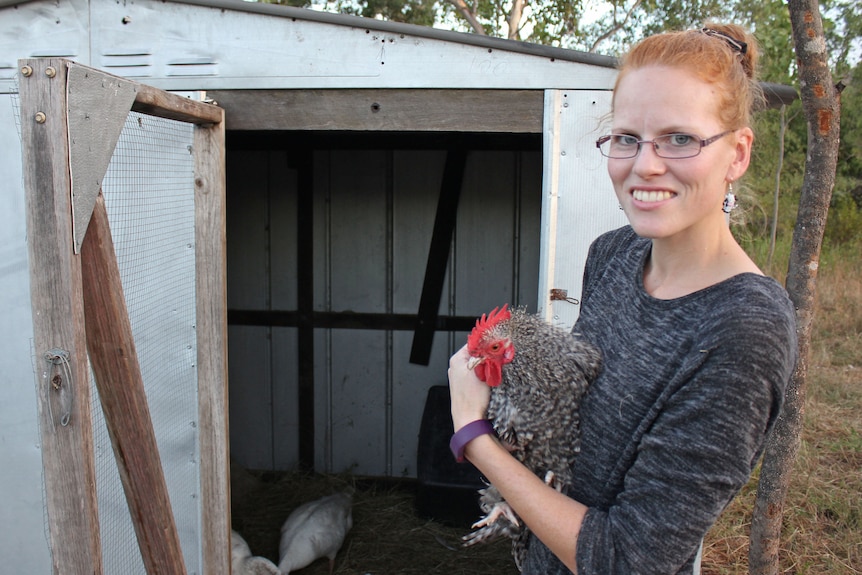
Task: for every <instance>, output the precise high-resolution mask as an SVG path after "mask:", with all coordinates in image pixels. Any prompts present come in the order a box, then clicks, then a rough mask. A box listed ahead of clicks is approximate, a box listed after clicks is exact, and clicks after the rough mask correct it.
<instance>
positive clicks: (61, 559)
mask: <svg viewBox="0 0 862 575" xmlns="http://www.w3.org/2000/svg"><path fill="white" fill-rule="evenodd" d="M19 67H20V71H21V75H20V76H21V80H20V102H21V139H22V150H23V157H22V158H23V164H24V166H23V167H24V189H25V192H26V201H27V246H28V253H29V258H30V294H31V299H32V306H33V346H34V352H35V356H36V357H35V358H34V366H35V372H36V397H37V401H38V411H39V428H40V430H41V434H42V446H41V447H42V463H43V467H44V471H45V502H46V507H47V513H48V528H49V529H48V537H49V545H50V548H51V555H52V562H53V569H54V573H88V574H89V573H93V574H96V575H101V573H102V554H101V545H100V542H99V518H98V513H97V500H96V479H95V465H94V462H93V422H92V417H91V414H90V384H89V371H88V368H87V350H86V343H85V335H84V306H83V301H82V299H81V291H82V287H81V266H80V260H79V258H77V257H75V256H74V253H73V242H72V220H71V213H72V209H71V192H70V190H71V182H70V179H69V164H68V158H69V147H68V142H69V138H68V133H67V121H66V71H67V69H66V65H65V61H63V60H60V59H44V60H22V61H21V62H20V66H19ZM4 528H5V529H14V528H15V526H14V525H7V526H5V527H4ZM7 559H8V558H7Z"/></svg>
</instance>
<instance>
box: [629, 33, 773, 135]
mask: <svg viewBox="0 0 862 575" xmlns="http://www.w3.org/2000/svg"><path fill="white" fill-rule="evenodd" d="M707 26H708V30H710V33H706V32H704V31H702V30H685V31H677V32H665V33H662V34H656V35H654V36H649V37H647V38H645V39H643V40H641V41H640V42H638V43H637V44H635V46H634V47H633V48H632V49H631V50H630V51H629V53H628V54H626V55H625V56H623V58H622V61H621V65H620V73H619V75H618V76H617V80H616V86H614V92H616V87H617V86H619V83H620V80H622V78H623V77H625V75H626V74H627V73H629V72H631V71H632V70H637V69H639V68H644V67H647V66H669V67H672V68H678V69H683V70H687V71H689V72H691V73H692V74H694V75H695V76H697V77H698V78H700V79H701V80H702V81H704V82H707V83H709V84H712V85H713V86H715V88H716V91H717V92H718V94H719V104H718V110H717V111H716V113H717V115H718V118H719V120H720V121H721V123H722V124H723V125H724V127H725V128H727V129H731V130H735V129H738V128H742V127H745V126H750V124H751V111H752V108H754V106H755V105H760V104H761V103H762V101H763V93H762V91H761V89H760V84H759V83H758V81H757V77H756V76H757V74H756V69H757V60H758V56H759V53H758V47H757V40H755V38H754V36H753V35H751V34H748V33H747V32H746V30H745V29H744V28H743V27H742V26H737V25H735V24H715V23H710V24H707ZM734 43H736V44H737V45H738V44H741V43H744V44H745V45H746V48H745V50H744V51H740V50H739V49H738V47H737V48H735V47H734V46H733V44H734Z"/></svg>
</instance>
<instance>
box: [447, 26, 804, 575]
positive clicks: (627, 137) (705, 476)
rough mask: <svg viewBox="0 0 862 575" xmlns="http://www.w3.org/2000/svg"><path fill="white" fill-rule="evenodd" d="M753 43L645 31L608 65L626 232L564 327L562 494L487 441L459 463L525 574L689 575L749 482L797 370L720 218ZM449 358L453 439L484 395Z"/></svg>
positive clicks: (790, 345) (595, 261) (780, 324)
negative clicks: (517, 533)
mask: <svg viewBox="0 0 862 575" xmlns="http://www.w3.org/2000/svg"><path fill="white" fill-rule="evenodd" d="M756 59H757V49H756V44H755V42H754V39H753V38H752V37H751V36H749V35H747V34H746V33H745V31H744V30H743V29H742V28H741V27H738V26H732V25H721V26H720V25H713V26H712V27H711V28H707V29H703V30H690V31H685V32H674V33H666V34H660V35H657V36H653V37H650V38H647V39H645V40H644V41H642V42H640V43H639V44H638V45H636V46H635V47H634V48H633V49H632V51H631V52H630V53H629V54H628V55H627V56H626V57H625V58H624V59H623V60H622V65H621V68H620V73H619V77H618V79H617V83H616V87H615V89H614V96H613V102H612V107H613V110H612V128H611V133H610V134H609V135H608V136H605V137H602V138H599V140H598V142H597V146H598V147H599V149H600V151H601V152H602V153H603V154H604V155H605V156H607V157H608V174H609V175H610V178H611V180H612V182H613V185H614V189H615V192H616V196H617V200H618V201H619V204H620V206H621V207H622V209H623V210H625V213H626V216H627V217H628V220H629V223H630V225H629V226H626V227H624V228H621V229H618V230H615V231H612V232H609V233H607V234H604V235H603V236H601V237H600V238H598V239H597V240H596V241H595V242H594V243H593V245H592V246H591V248H590V253H589V257H588V260H587V264H586V269H585V272H584V289H583V295H582V299H581V305H582V308H581V313H580V316H579V318H578V322H577V324H576V326H575V331H577V332H579V333H581V334H583V336H584V337H585V338H586V339H587V340H589V341H591V342H592V343H594V344H595V345H597V346H598V347H599V348H600V349H601V351H602V355H603V361H604V367H603V371H602V373H601V374H600V375H599V377H598V378H597V379H596V381H595V382H594V383H593V384H592V386H591V388H590V390H589V391H588V393H587V396H586V398H585V399H584V402H583V404H582V407H581V422H582V423H581V433H582V439H581V451H580V453H579V454H578V456H577V459H576V462H575V469H574V480H573V487H572V488H571V489H570V490H569V492H568V493H558V492H557V491H555V490H554V489H553V488H551V487H548V486H547V485H545V484H544V482H543V481H542V479H540V478H538V477H536V476H534V475H533V474H531V473H530V472H529V470H527V469H526V468H525V467H523V466H522V465H521V464H520V463H519V462H517V461H516V460H515V459H514V458H513V457H512V456H511V455H510V454H509V453H508V452H507V450H506V449H505V447H504V446H503V445H501V444H500V442H499V441H498V440H497V439H496V438H495V437H493V436H492V435H488V434H486V435H480V436H478V437H476V438H475V439H473V440H471V441H470V442H469V443H468V444H467V446H466V449H465V455H466V457H467V458H468V459H469V460H470V461H471V462H472V463H473V464H474V465H475V466H476V467H477V468H478V469H479V470H480V471H481V472H482V473H483V475H484V476H485V477H486V478H487V479H488V480H489V481H490V482H491V483H493V484H494V485H495V486H497V487H498V488H499V490H500V492H501V493H502V495H503V497H505V499H506V500H507V501H508V502H509V503H510V505H511V506H512V508H513V509H514V510H515V511H516V512H517V514H518V515H519V516H520V517H521V519H522V520H523V521H524V522H525V523H526V525H527V526H529V528H530V530H531V531H532V533H533V537H532V538H531V540H530V543H529V549H528V552H527V558H526V561H525V565H524V568H523V571H524V573H529V574H546V573H566V572H568V571H571V572H574V573H583V574H585V573H595V574H615V573H619V574H626V575H630V574H634V573H650V574H673V573H686V574H690V573H698V572H699V561H700V548H701V546H702V540H703V537H704V535H705V534H706V532H707V530H708V529H709V528H710V526H711V525H712V524H713V523H714V522H715V520H716V518H717V517H718V516H719V514H720V513H721V511H722V510H723V509H724V508H725V506H726V505H727V504H728V503H729V502H730V500H731V499H732V498H733V497H734V495H735V494H736V493H737V492H738V491H739V489H740V488H741V487H742V486H743V485H744V484H745V483H746V482H747V480H748V479H749V476H750V474H751V471H752V469H753V468H754V466H755V464H756V462H757V460H758V458H759V456H760V454H761V452H762V448H763V445H764V442H765V439H766V436H767V434H768V433H769V431H770V429H771V428H772V426H773V424H774V422H775V419H776V417H777V416H778V413H779V411H780V408H781V404H782V398H783V395H784V389H785V387H786V384H787V381H788V380H789V378H790V376H791V373H792V370H793V368H794V365H795V361H796V334H795V314H794V310H793V306H792V304H791V303H790V301H789V300H788V298H787V294H786V293H785V291H784V290H783V288H782V287H781V286H780V285H779V284H778V283H777V282H775V281H774V280H772V279H770V278H767V277H765V276H764V275H763V273H762V272H761V271H760V270H759V269H758V268H757V266H756V265H755V264H754V262H752V261H751V259H750V258H749V257H748V256H747V255H746V254H745V252H744V251H743V249H742V248H741V247H740V246H739V244H737V242H736V241H735V240H734V237H733V235H732V234H731V232H730V228H729V226H728V224H727V221H726V213H725V211H729V210H730V209H731V207H732V205H733V204H734V200H733V196H732V184H733V183H734V182H736V181H737V180H738V179H739V178H740V177H742V175H743V174H744V173H745V171H746V169H747V168H748V164H749V160H750V157H751V146H752V142H753V140H754V135H753V132H752V130H751V128H750V126H749V124H750V118H749V111H750V109H751V107H752V105H753V103H754V102H755V101H756V99H757V97H758V92H757V82H756V79H755V74H754V70H755V66H756ZM467 357H468V356H467V353H466V350H465V349H461V350H460V351H459V352H458V353H456V354H455V355H454V356H453V357H452V359H451V360H450V366H449V380H450V387H451V392H452V418H453V422H454V425H455V429H456V430H457V429H461V428H462V427H463V426H464V425H466V424H468V423H470V422H471V421H474V420H477V419H481V418H483V417H485V414H486V409H487V406H488V399H489V388H488V387H487V386H486V385H484V384H482V383H481V382H479V381H478V380H477V378H476V376H475V375H474V374H473V372H472V371H470V370H469V369H468V367H467V363H466V362H467Z"/></svg>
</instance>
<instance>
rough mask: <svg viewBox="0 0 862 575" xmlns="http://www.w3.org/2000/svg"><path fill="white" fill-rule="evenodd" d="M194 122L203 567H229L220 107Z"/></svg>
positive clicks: (215, 574)
mask: <svg viewBox="0 0 862 575" xmlns="http://www.w3.org/2000/svg"><path fill="white" fill-rule="evenodd" d="M215 109H216V110H218V111H219V112H221V114H222V118H221V119H220V120H219V121H218V123H217V124H212V125H206V126H196V127H195V136H194V138H195V139H194V154H195V261H196V262H197V264H196V271H195V274H196V278H197V279H196V284H197V322H196V325H197V337H198V429H199V430H200V475H201V499H202V500H203V501H205V502H206V504H205V505H203V506H202V509H201V524H202V526H203V528H202V529H201V539H202V542H201V546H202V549H201V551H202V561H203V564H202V565H201V569H202V571H203V572H204V573H207V574H212V575H228V574H229V572H230V544H229V542H230V526H231V518H230V463H229V454H228V447H227V446H228V443H229V438H228V424H227V421H228V388H227V261H226V253H227V248H226V242H227V239H226V233H225V209H226V208H225V185H226V184H225V155H224V154H225V150H224V117H223V116H224V111H223V110H221V109H220V108H215Z"/></svg>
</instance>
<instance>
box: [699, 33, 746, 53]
mask: <svg viewBox="0 0 862 575" xmlns="http://www.w3.org/2000/svg"><path fill="white" fill-rule="evenodd" d="M700 31H701V32H703V33H704V34H706V35H707V36H711V37H713V38H719V39H721V40H724V41H725V42H727V45H728V46H730V48H731V49H732V50H733V51H734V52H736V53H738V54H745V53H746V52H748V44H746V43H745V42H743V41H741V40H737V39H736V38H734V37H733V36H731V35H730V34H725V33H724V32H719V31H718V30H713V29H712V28H701V29H700Z"/></svg>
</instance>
